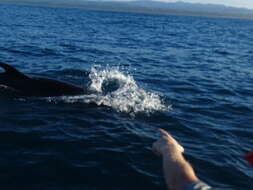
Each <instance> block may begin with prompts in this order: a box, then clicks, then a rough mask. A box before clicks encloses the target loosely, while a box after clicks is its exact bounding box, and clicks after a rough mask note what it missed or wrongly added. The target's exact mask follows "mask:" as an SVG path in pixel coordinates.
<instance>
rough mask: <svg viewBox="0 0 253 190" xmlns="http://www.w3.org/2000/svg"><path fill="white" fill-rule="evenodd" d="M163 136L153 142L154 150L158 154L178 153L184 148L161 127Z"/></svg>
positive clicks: (171, 154)
mask: <svg viewBox="0 0 253 190" xmlns="http://www.w3.org/2000/svg"><path fill="white" fill-rule="evenodd" d="M159 132H160V135H161V137H160V138H159V139H158V140H157V141H156V142H154V143H153V146H152V150H153V152H154V153H155V154H156V155H162V156H164V155H170V156H173V155H178V154H182V153H183V152H184V148H183V147H182V146H181V145H180V144H179V143H178V142H177V141H176V140H175V139H174V138H173V137H172V136H171V135H170V134H169V133H167V132H166V131H165V130H163V129H159Z"/></svg>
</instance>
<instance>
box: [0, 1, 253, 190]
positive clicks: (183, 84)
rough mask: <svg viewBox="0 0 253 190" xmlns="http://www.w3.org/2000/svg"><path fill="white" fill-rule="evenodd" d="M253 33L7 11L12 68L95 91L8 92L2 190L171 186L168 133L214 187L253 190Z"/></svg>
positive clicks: (203, 22)
mask: <svg viewBox="0 0 253 190" xmlns="http://www.w3.org/2000/svg"><path fill="white" fill-rule="evenodd" d="M252 33H253V21H252V20H241V19H225V18H204V17H202V18H200V17H190V16H173V15H155V14H141V13H121V12H109V11H91V10H84V9H70V8H52V7H36V6H21V5H19V6H17V5H8V4H0V61H2V62H6V63H9V64H11V65H13V66H15V67H16V68H17V69H19V70H20V71H22V72H24V73H27V74H28V75H32V76H43V77H49V78H55V79H59V80H63V81H67V82H71V83H73V84H76V85H80V86H83V88H87V89H89V90H90V91H91V92H92V93H89V94H84V95H81V96H65V97H46V98H10V97H8V96H2V95H1V97H0V155H1V156H0V187H1V189H5V190H7V189H26V190H29V189H31V190H32V189H33V190H34V189H52V190H53V189H54V190H60V189H61V190H62V189H68V190H70V189H71V190H79V189H80V190H81V189H89V190H102V189H103V190H104V189H112V190H114V189H115V190H116V189H117V190H118V189H121V190H128V189H150V190H151V189H152V190H154V189H157V190H159V189H165V185H164V180H163V177H162V168H161V159H160V158H158V157H156V156H155V155H153V153H152V152H151V145H152V143H153V142H154V141H155V140H156V139H157V137H158V134H157V129H158V128H163V129H165V130H167V131H169V132H170V133H171V134H172V135H173V136H174V137H175V138H176V139H177V140H179V142H180V143H181V144H182V145H183V146H184V147H185V150H186V152H185V156H186V158H187V160H189V162H190V163H192V165H193V166H194V168H195V170H196V172H197V175H198V176H199V177H200V178H201V179H202V180H204V181H206V182H207V183H209V184H210V185H213V186H215V187H220V188H222V189H227V190H228V189H237V190H246V189H253V168H250V166H249V165H248V163H246V161H245V160H244V159H243V156H244V154H245V153H247V152H248V151H250V150H253V64H252V62H253V49H252V48H253V36H252ZM0 72H1V71H0Z"/></svg>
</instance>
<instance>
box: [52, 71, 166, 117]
mask: <svg viewBox="0 0 253 190" xmlns="http://www.w3.org/2000/svg"><path fill="white" fill-rule="evenodd" d="M89 78H90V84H89V86H88V90H89V91H90V92H91V94H89V95H81V96H64V97H60V99H61V100H63V101H64V102H67V103H76V102H83V103H95V104H96V105H103V106H108V107H111V108H113V109H115V110H117V111H119V112H124V113H131V114H135V113H139V112H144V113H151V112H154V111H164V110H169V109H170V108H171V107H170V106H166V105H164V104H163V102H162V100H161V98H160V96H159V95H158V94H157V93H154V92H148V91H146V90H144V89H142V88H140V87H139V86H138V85H137V84H136V82H135V80H134V79H133V77H132V76H131V75H129V74H126V73H124V72H122V71H121V70H120V69H119V67H106V68H102V67H100V66H93V67H92V68H91V72H90V74H89ZM52 100H53V101H55V100H56V99H52V98H50V101H52ZM58 100H59V99H58Z"/></svg>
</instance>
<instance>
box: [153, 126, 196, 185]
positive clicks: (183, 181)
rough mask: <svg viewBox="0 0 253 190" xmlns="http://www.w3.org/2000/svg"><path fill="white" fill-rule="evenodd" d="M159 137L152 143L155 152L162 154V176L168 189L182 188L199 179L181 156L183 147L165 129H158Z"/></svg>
mask: <svg viewBox="0 0 253 190" xmlns="http://www.w3.org/2000/svg"><path fill="white" fill-rule="evenodd" d="M159 132H160V134H161V137H160V139H158V140H157V141H156V142H155V143H153V148H152V149H153V151H154V153H155V154H157V155H160V156H162V161H163V171H164V177H165V181H166V184H167V187H168V189H170V190H182V189H183V188H184V186H186V185H187V184H190V183H193V182H198V181H199V179H198V178H197V176H196V175H195V172H194V170H193V168H192V167H191V165H190V164H189V163H188V162H187V161H186V160H185V158H184V156H183V154H182V153H183V152H184V148H183V147H182V146H181V145H180V144H179V143H178V142H177V141H176V140H175V139H174V138H173V137H172V136H171V135H169V134H168V133H167V132H166V131H164V130H163V129H159Z"/></svg>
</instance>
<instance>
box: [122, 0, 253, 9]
mask: <svg viewBox="0 0 253 190" xmlns="http://www.w3.org/2000/svg"><path fill="white" fill-rule="evenodd" d="M117 1H128V0H117ZM129 1H131V0H129ZM155 1H163V2H178V1H179V0H155ZM180 1H184V2H189V3H210V4H222V5H227V6H231V7H243V8H248V9H253V0H180Z"/></svg>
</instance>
